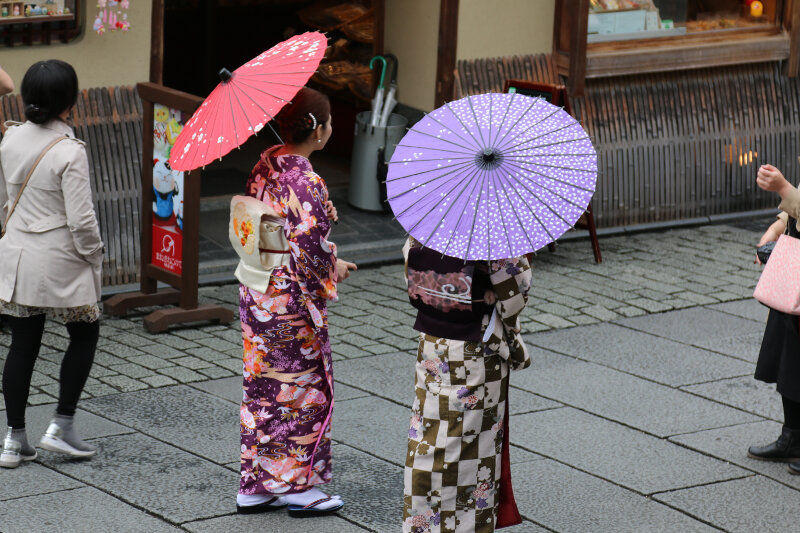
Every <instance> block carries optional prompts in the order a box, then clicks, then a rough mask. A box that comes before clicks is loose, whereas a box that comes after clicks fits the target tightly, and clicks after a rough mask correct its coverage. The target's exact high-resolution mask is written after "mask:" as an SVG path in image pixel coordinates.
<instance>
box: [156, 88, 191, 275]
mask: <svg viewBox="0 0 800 533" xmlns="http://www.w3.org/2000/svg"><path fill="white" fill-rule="evenodd" d="M187 115H188V113H185V112H183V111H181V110H180V109H175V108H172V107H168V106H166V105H164V104H153V170H152V173H153V242H152V252H151V253H152V260H153V264H154V265H156V266H158V267H160V268H163V269H164V270H169V271H170V272H173V273H175V274H178V275H180V274H181V272H182V267H183V208H184V199H183V197H184V195H183V193H184V180H183V174H184V173H183V172H182V171H178V170H173V169H172V168H171V167H170V166H169V155H170V152H171V151H172V147H173V146H174V145H175V139H177V137H178V135H179V134H180V132H181V130H183V125H184V124H185V123H186V119H187V118H188V117H187Z"/></svg>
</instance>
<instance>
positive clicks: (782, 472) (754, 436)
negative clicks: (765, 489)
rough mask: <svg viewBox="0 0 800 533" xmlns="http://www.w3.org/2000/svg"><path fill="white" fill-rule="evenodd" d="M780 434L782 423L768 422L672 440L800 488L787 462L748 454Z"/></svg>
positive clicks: (704, 432)
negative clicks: (751, 456) (755, 447)
mask: <svg viewBox="0 0 800 533" xmlns="http://www.w3.org/2000/svg"><path fill="white" fill-rule="evenodd" d="M780 434H781V424H779V423H777V422H771V421H764V422H753V423H750V424H741V425H738V426H732V427H729V428H720V429H711V430H708V431H698V432H697V433H689V434H687V435H678V436H676V437H671V438H670V440H671V441H673V442H676V443H678V444H681V445H683V446H686V447H688V448H691V449H693V450H697V451H699V452H701V453H705V454H708V455H711V456H713V457H718V458H719V459H722V460H724V461H728V462H730V463H732V464H735V465H738V466H741V467H742V468H746V469H748V470H752V471H754V472H758V473H759V474H762V475H764V476H766V477H768V478H771V479H774V480H776V481H779V482H780V483H783V484H784V485H789V486H791V487H794V488H796V489H798V490H800V476H795V475H792V474H790V473H789V472H788V471H787V470H786V463H774V462H771V461H759V460H757V459H752V458H750V457H748V456H747V449H748V448H749V447H750V446H763V445H765V444H769V443H770V442H773V441H775V439H777V438H778V436H779V435H780Z"/></svg>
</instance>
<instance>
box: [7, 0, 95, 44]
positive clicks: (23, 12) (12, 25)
mask: <svg viewBox="0 0 800 533" xmlns="http://www.w3.org/2000/svg"><path fill="white" fill-rule="evenodd" d="M80 4H81V3H80V1H78V0H41V1H39V2H31V0H26V1H25V2H20V1H16V0H0V46H2V45H5V46H17V45H32V44H52V43H53V42H54V41H56V42H63V43H66V42H69V41H71V40H72V39H74V38H75V37H77V36H78V34H80V31H81V17H80Z"/></svg>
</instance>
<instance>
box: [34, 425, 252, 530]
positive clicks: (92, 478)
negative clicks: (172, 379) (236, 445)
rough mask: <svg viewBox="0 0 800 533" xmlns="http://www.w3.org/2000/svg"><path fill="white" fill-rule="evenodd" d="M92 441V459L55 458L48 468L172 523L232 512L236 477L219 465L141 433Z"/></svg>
mask: <svg viewBox="0 0 800 533" xmlns="http://www.w3.org/2000/svg"><path fill="white" fill-rule="evenodd" d="M92 443H93V444H95V445H97V446H98V453H97V456H96V457H94V458H92V460H90V461H81V462H76V461H70V460H69V459H67V458H63V459H62V458H61V456H59V457H55V456H54V457H53V459H52V460H51V461H50V462H49V464H50V465H51V466H52V468H54V469H55V470H57V471H59V472H62V473H64V474H66V475H68V476H71V477H73V478H75V479H78V480H80V481H82V482H84V483H90V484H91V485H93V486H94V487H97V488H99V489H101V490H103V491H105V492H108V493H110V494H112V495H113V496H116V497H117V498H120V499H123V500H125V501H127V502H129V503H131V504H132V505H135V506H137V507H140V508H142V509H145V510H146V511H147V512H149V513H152V514H155V515H158V516H160V517H162V518H165V519H167V520H169V521H171V522H175V523H181V522H188V521H192V520H198V519H203V518H214V517H217V516H221V515H224V514H229V513H230V512H231V508H232V507H234V508H235V502H234V501H233V500H232V495H234V494H236V490H237V488H238V487H237V482H238V478H237V476H236V475H235V474H233V473H232V472H231V471H230V470H228V469H226V468H223V467H222V466H219V465H215V464H213V463H211V462H208V461H205V460H203V459H202V458H200V457H197V456H196V455H191V454H188V453H186V452H183V451H181V450H178V449H177V448H173V447H172V446H170V445H168V444H166V443H163V442H160V441H157V440H155V439H153V438H151V437H147V436H145V435H141V434H135V435H119V436H114V437H105V438H103V439H97V440H94V441H92ZM234 451H235V450H234Z"/></svg>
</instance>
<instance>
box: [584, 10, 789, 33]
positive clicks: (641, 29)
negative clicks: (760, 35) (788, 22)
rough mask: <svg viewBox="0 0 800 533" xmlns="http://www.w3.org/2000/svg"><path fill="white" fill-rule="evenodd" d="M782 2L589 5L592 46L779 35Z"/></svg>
mask: <svg viewBox="0 0 800 533" xmlns="http://www.w3.org/2000/svg"><path fill="white" fill-rule="evenodd" d="M781 3H782V2H781V0H590V1H589V19H588V28H587V30H588V31H587V33H588V38H587V42H589V43H600V42H610V41H629V40H630V41H635V40H640V39H658V38H667V37H681V36H700V35H712V36H721V35H723V36H724V35H725V34H729V33H733V32H742V31H753V30H756V31H763V30H767V31H769V30H773V31H777V30H778V28H779V26H778V24H779V22H780V20H779V17H778V13H779V12H780V8H781V5H780V4H781Z"/></svg>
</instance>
